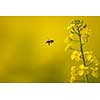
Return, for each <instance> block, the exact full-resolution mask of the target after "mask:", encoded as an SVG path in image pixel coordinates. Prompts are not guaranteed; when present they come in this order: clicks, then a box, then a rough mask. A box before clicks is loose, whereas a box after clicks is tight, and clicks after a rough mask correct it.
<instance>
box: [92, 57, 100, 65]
mask: <svg viewBox="0 0 100 100" xmlns="http://www.w3.org/2000/svg"><path fill="white" fill-rule="evenodd" d="M93 62H94V65H95V66H99V61H98V60H97V58H96V57H95V56H94V57H93Z"/></svg>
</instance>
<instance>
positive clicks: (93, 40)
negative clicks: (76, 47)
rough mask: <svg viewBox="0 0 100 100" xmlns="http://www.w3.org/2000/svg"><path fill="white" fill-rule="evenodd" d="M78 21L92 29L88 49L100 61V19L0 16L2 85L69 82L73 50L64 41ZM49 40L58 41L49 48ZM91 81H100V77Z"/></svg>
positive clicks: (0, 78)
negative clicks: (72, 24) (72, 23)
mask: <svg viewBox="0 0 100 100" xmlns="http://www.w3.org/2000/svg"><path fill="white" fill-rule="evenodd" d="M77 18H79V19H83V20H84V21H85V22H86V23H87V24H88V27H89V28H90V29H92V34H91V37H90V39H89V42H88V43H87V45H86V49H87V50H90V51H91V50H92V51H93V52H94V54H95V55H96V56H97V58H98V60H99V61H100V53H99V52H100V51H99V50H100V43H99V40H100V17H99V16H98V17H97V16H0V82H7V83H8V82H36V83H38V82H43V83H44V82H45V83H51V82H53V83H59V82H69V79H70V67H71V66H72V65H73V63H74V62H72V61H71V59H70V51H69V50H68V51H66V52H64V48H65V46H66V44H65V43H64V40H65V37H66V33H67V30H66V28H67V26H68V25H69V23H70V22H71V21H72V20H73V19H77ZM48 39H53V40H54V41H55V42H54V43H53V44H52V45H50V46H48V45H47V44H46V43H45V42H46V40H48ZM99 74H100V72H99ZM89 82H100V77H99V78H98V79H95V78H90V79H89Z"/></svg>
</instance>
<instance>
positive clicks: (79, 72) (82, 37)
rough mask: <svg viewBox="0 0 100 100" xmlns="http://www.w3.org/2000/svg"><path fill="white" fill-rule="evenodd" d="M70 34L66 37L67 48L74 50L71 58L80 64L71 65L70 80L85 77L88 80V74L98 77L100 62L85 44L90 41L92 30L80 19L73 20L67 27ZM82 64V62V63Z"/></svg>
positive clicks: (73, 80)
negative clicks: (85, 48) (87, 49)
mask: <svg viewBox="0 0 100 100" xmlns="http://www.w3.org/2000/svg"><path fill="white" fill-rule="evenodd" d="M67 30H68V34H67V36H66V38H65V43H66V48H65V51H66V50H67V49H70V50H72V54H71V60H75V61H76V62H78V64H79V65H78V66H72V67H71V77H70V82H75V81H76V80H78V79H79V78H81V77H84V80H85V82H88V81H89V80H88V76H89V75H91V76H92V77H95V78H98V76H99V75H98V68H99V67H98V66H99V62H98V60H97V58H96V56H95V55H93V52H92V51H85V50H84V45H85V44H86V43H87V42H88V38H89V37H90V35H91V30H90V29H88V28H87V24H86V23H85V22H84V21H83V20H80V19H77V20H73V21H72V23H71V24H70V25H69V26H68V27H67ZM79 62H80V63H81V64H80V63H79Z"/></svg>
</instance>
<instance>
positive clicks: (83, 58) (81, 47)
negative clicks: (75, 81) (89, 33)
mask: <svg viewBox="0 0 100 100" xmlns="http://www.w3.org/2000/svg"><path fill="white" fill-rule="evenodd" d="M79 40H80V50H81V53H82V60H83V64H84V66H86V61H85V57H84V51H83V45H82V38H81V35H80V32H79ZM85 81H86V83H87V82H88V75H87V74H86V76H85Z"/></svg>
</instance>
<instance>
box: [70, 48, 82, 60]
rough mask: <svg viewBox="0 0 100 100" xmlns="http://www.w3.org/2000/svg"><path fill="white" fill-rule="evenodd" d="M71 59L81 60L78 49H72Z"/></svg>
mask: <svg viewBox="0 0 100 100" xmlns="http://www.w3.org/2000/svg"><path fill="white" fill-rule="evenodd" d="M71 59H72V60H76V61H80V60H81V52H80V51H77V50H75V51H73V52H72V55H71Z"/></svg>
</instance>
